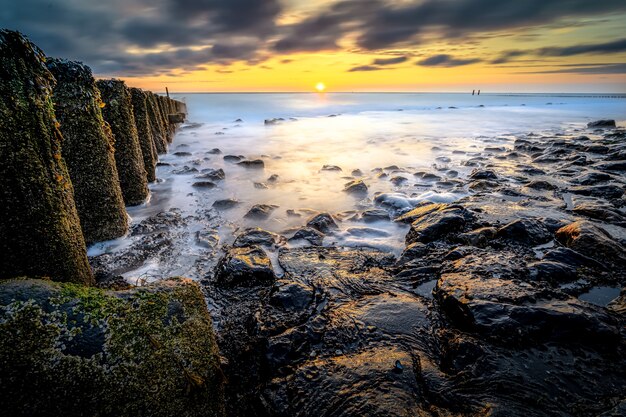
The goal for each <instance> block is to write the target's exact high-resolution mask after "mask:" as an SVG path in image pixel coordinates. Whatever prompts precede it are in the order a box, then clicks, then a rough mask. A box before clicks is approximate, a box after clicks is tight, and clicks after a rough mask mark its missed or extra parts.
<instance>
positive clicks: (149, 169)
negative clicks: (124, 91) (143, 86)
mask: <svg viewBox="0 0 626 417" xmlns="http://www.w3.org/2000/svg"><path fill="white" fill-rule="evenodd" d="M130 96H131V101H132V104H133V115H134V117H135V126H136V127H137V135H138V137H139V146H140V147H141V154H142V155H143V165H144V168H145V170H146V175H147V178H148V182H154V181H156V163H157V158H158V157H157V150H156V146H155V144H154V138H153V137H152V127H151V126H150V120H149V118H148V109H147V107H146V93H144V92H143V90H140V89H139V88H131V89H130Z"/></svg>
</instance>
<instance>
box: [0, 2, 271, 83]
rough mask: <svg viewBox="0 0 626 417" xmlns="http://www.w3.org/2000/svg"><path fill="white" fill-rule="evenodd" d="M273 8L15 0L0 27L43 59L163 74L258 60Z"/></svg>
mask: <svg viewBox="0 0 626 417" xmlns="http://www.w3.org/2000/svg"><path fill="white" fill-rule="evenodd" d="M280 5H281V3H280V1H279V0H108V1H101V0H54V1H50V0H19V1H11V2H9V3H7V4H6V5H3V7H2V8H0V27H6V28H9V29H15V30H19V31H21V32H23V33H24V34H26V35H27V36H28V37H29V38H30V39H31V40H32V41H33V42H35V43H36V44H38V45H39V46H40V47H41V48H42V49H43V50H44V52H46V53H47V54H48V55H50V56H60V57H64V58H68V59H76V60H82V61H85V62H86V63H87V64H89V65H90V66H92V67H93V68H94V71H95V72H96V73H100V74H103V73H106V74H115V75H121V76H127V75H148V74H163V73H168V72H170V71H172V70H173V69H176V68H194V67H195V66H196V65H199V64H206V63H228V62H232V61H236V60H245V61H251V62H254V61H255V60H257V61H258V60H259V59H260V58H259V56H260V52H261V51H262V50H263V49H264V48H265V45H266V40H267V38H268V37H269V36H271V35H273V34H274V33H275V32H276V28H277V27H276V18H277V17H278V15H279V14H280V12H281V6H280ZM226 39H227V40H228V41H227V42H224V41H223V40H226Z"/></svg>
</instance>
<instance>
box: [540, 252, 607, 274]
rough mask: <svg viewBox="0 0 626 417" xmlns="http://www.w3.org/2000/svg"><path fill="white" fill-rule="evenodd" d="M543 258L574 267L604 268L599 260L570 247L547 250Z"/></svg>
mask: <svg viewBox="0 0 626 417" xmlns="http://www.w3.org/2000/svg"><path fill="white" fill-rule="evenodd" d="M543 260H544V261H549V262H558V263H562V264H565V265H570V266H573V267H575V268H579V267H581V266H584V267H588V268H597V269H599V270H602V269H604V265H603V264H601V263H600V262H598V261H596V260H594V259H591V258H589V257H588V256H585V255H582V254H580V253H578V252H576V251H574V250H572V249H568V248H563V247H560V248H556V249H552V250H549V251H548V252H546V254H545V255H544V257H543Z"/></svg>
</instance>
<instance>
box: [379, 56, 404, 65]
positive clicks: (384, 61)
mask: <svg viewBox="0 0 626 417" xmlns="http://www.w3.org/2000/svg"><path fill="white" fill-rule="evenodd" d="M407 60H408V58H407V57H405V56H399V57H396V58H378V59H375V60H374V61H373V62H372V65H394V64H401V63H403V62H406V61H407Z"/></svg>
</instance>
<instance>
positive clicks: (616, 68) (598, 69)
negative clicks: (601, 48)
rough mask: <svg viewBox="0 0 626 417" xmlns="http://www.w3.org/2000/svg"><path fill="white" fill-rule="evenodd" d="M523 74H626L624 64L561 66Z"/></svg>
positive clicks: (625, 65)
mask: <svg viewBox="0 0 626 417" xmlns="http://www.w3.org/2000/svg"><path fill="white" fill-rule="evenodd" d="M523 74H586V75H588V74H597V75H610V74H626V64H602V65H595V66H591V65H585V66H578V67H573V68H561V69H557V70H550V71H529V72H523Z"/></svg>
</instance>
